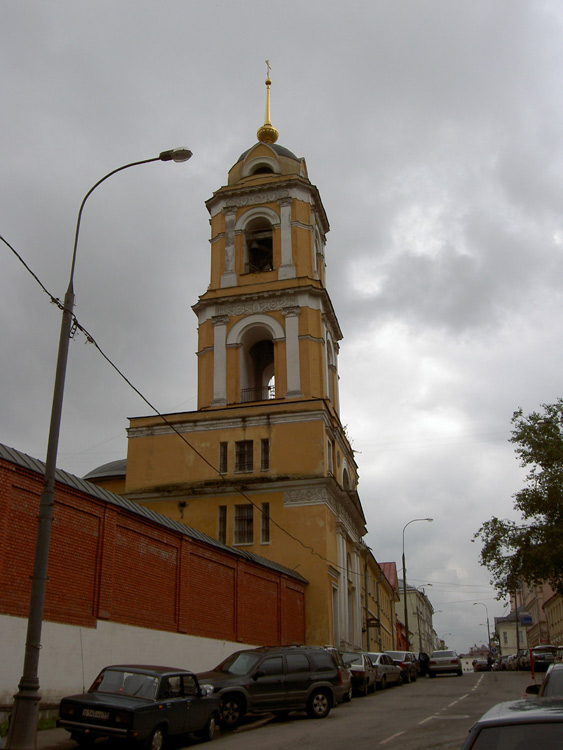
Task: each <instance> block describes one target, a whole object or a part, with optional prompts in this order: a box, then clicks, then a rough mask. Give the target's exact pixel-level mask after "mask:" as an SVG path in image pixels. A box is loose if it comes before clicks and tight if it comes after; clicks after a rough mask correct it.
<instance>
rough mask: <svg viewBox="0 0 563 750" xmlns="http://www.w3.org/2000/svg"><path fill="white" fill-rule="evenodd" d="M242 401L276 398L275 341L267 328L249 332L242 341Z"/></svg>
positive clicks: (252, 329) (257, 328) (256, 328)
mask: <svg viewBox="0 0 563 750" xmlns="http://www.w3.org/2000/svg"><path fill="white" fill-rule="evenodd" d="M241 345H242V346H241V353H240V356H241V401H267V400H268V399H271V398H275V397H276V391H275V361H274V341H273V338H272V333H271V331H269V330H268V329H266V328H263V327H255V328H251V329H250V330H248V331H247V332H246V333H245V334H244V336H243V337H242V341H241Z"/></svg>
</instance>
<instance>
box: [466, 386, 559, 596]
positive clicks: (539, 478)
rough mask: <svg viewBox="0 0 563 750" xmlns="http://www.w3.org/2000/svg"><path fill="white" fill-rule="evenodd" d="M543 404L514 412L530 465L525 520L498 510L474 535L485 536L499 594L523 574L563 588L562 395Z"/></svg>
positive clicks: (518, 501)
mask: <svg viewBox="0 0 563 750" xmlns="http://www.w3.org/2000/svg"><path fill="white" fill-rule="evenodd" d="M541 408H542V410H543V411H542V413H539V412H532V413H531V414H529V415H528V416H524V414H523V411H522V409H518V411H515V412H514V414H513V416H512V437H511V438H510V442H512V443H514V444H515V445H516V446H517V447H516V449H515V451H516V455H517V456H518V458H519V460H520V465H521V466H522V467H524V468H525V469H527V470H528V471H527V475H526V486H525V487H524V488H523V489H522V490H520V491H519V492H517V493H516V494H515V495H514V509H515V510H517V511H518V512H519V513H520V514H521V516H522V520H521V522H520V523H516V522H514V521H511V520H507V519H499V518H496V517H494V516H493V518H491V519H490V520H489V521H486V522H485V523H484V524H483V525H482V526H481V528H480V529H479V531H478V532H477V533H476V534H475V537H474V539H477V538H480V539H481V540H482V542H483V547H482V549H481V564H482V565H484V566H485V567H486V568H488V570H489V571H490V573H491V574H492V581H491V583H492V584H493V585H494V586H495V588H496V589H497V591H498V595H499V598H501V597H504V596H506V595H507V594H510V593H512V592H513V591H514V590H515V589H516V588H517V587H518V582H519V581H520V580H524V581H526V582H527V583H528V584H532V585H533V584H535V583H541V582H544V581H547V582H548V583H550V584H551V585H552V587H553V588H554V589H555V590H557V591H558V592H559V593H560V594H563V399H558V401H557V403H555V404H542V407H541Z"/></svg>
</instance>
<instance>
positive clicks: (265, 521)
mask: <svg viewBox="0 0 563 750" xmlns="http://www.w3.org/2000/svg"><path fill="white" fill-rule="evenodd" d="M260 543H261V544H269V543H270V503H262V519H261V523H260Z"/></svg>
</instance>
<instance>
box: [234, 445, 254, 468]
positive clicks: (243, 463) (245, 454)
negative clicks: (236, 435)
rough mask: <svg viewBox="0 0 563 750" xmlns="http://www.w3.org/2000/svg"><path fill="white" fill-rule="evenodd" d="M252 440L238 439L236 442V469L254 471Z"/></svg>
mask: <svg viewBox="0 0 563 750" xmlns="http://www.w3.org/2000/svg"><path fill="white" fill-rule="evenodd" d="M253 452H254V443H253V442H252V440H237V442H236V443H235V471H252V470H253V468H254V462H253V456H252V454H253Z"/></svg>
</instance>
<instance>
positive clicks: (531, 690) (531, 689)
mask: <svg viewBox="0 0 563 750" xmlns="http://www.w3.org/2000/svg"><path fill="white" fill-rule="evenodd" d="M540 687H541V685H536V684H532V685H528V687H527V688H526V691H525V692H526V695H538V693H539V692H540Z"/></svg>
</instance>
